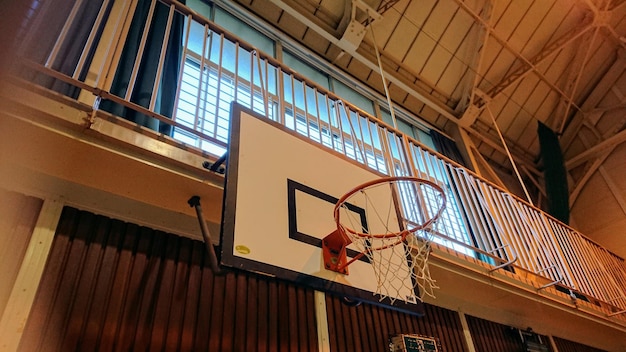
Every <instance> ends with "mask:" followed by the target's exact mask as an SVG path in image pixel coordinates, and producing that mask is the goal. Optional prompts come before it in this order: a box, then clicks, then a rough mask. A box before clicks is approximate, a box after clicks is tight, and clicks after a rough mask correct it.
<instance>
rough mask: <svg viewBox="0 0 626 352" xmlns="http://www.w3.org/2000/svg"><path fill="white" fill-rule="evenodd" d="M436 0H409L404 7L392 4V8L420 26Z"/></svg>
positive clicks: (435, 3)
mask: <svg viewBox="0 0 626 352" xmlns="http://www.w3.org/2000/svg"><path fill="white" fill-rule="evenodd" d="M448 1H449V0H448ZM438 2H439V0H425V1H409V2H408V4H407V5H406V6H405V7H400V8H398V6H397V5H394V9H398V11H399V12H400V13H402V14H403V16H405V17H406V18H407V19H408V20H409V21H411V22H412V23H413V24H415V25H416V26H417V27H419V28H422V27H423V26H424V22H425V21H426V19H427V18H428V17H429V16H430V14H431V12H432V11H433V10H434V8H435V5H437V3H438ZM388 12H391V11H388Z"/></svg>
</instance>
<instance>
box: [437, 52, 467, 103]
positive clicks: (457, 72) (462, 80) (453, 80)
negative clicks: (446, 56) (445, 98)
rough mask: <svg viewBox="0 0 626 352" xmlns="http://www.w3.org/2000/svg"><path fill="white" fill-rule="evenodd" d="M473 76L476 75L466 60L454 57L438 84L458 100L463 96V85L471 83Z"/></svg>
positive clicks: (453, 98)
mask: <svg viewBox="0 0 626 352" xmlns="http://www.w3.org/2000/svg"><path fill="white" fill-rule="evenodd" d="M473 77H474V75H473V74H471V72H470V71H469V70H468V67H467V65H466V64H465V63H464V62H461V61H460V60H459V59H458V58H457V57H452V60H450V62H449V63H448V66H447V67H446V69H445V70H444V71H443V73H442V75H441V77H440V79H439V81H438V82H437V85H438V86H439V87H441V88H442V89H443V90H444V91H445V92H449V93H448V95H449V96H450V98H451V99H452V100H455V101H458V100H459V99H460V98H461V97H460V95H461V93H462V88H463V86H464V85H471V84H472V83H473ZM469 88H471V86H470V87H469Z"/></svg>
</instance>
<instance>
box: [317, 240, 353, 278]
mask: <svg viewBox="0 0 626 352" xmlns="http://www.w3.org/2000/svg"><path fill="white" fill-rule="evenodd" d="M350 243H352V240H350V238H349V237H347V236H345V235H344V234H342V233H341V232H340V231H339V230H338V229H336V230H335V231H333V232H331V233H330V234H329V235H328V236H326V237H324V238H323V239H322V254H323V255H324V267H325V268H326V270H332V271H335V272H338V273H340V274H344V275H348V255H347V253H346V250H347V247H348V245H350Z"/></svg>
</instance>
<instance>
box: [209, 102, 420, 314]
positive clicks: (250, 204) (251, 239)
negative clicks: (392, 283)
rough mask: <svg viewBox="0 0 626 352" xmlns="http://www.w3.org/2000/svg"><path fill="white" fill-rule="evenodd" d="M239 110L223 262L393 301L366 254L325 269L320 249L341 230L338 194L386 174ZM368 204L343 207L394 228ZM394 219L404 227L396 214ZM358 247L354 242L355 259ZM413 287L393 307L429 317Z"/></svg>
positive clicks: (372, 227) (365, 224)
mask: <svg viewBox="0 0 626 352" xmlns="http://www.w3.org/2000/svg"><path fill="white" fill-rule="evenodd" d="M232 112H233V116H232V120H231V129H230V140H229V150H228V156H227V164H226V165H227V171H226V185H225V190H224V210H223V219H222V235H221V244H222V246H221V247H222V248H221V251H222V253H221V264H222V265H224V266H228V267H233V268H238V269H243V270H248V271H252V272H257V273H262V274H265V275H270V276H275V277H277V278H280V279H284V280H289V281H293V282H295V283H297V284H302V285H306V286H309V287H311V288H314V289H316V290H321V291H325V292H328V293H331V294H334V295H339V296H345V297H348V298H351V299H357V300H362V301H366V302H370V303H374V304H379V305H385V306H390V303H391V302H390V301H389V299H384V300H382V301H380V300H379V296H377V295H374V293H375V292H376V289H377V280H376V278H375V276H374V271H373V268H372V264H370V263H369V261H368V260H367V258H366V257H363V259H361V260H357V261H355V262H354V263H352V264H351V265H350V268H349V275H343V274H340V273H337V272H334V271H330V270H326V269H325V268H324V263H323V259H322V248H321V247H322V245H321V241H322V239H323V238H324V237H325V236H326V235H328V234H329V233H331V232H333V230H335V229H336V224H335V222H334V218H333V213H332V211H333V208H334V205H335V203H336V202H337V199H338V197H340V196H341V195H342V194H344V193H345V192H346V191H348V190H350V189H351V188H353V187H354V186H355V185H357V184H359V183H363V182H366V181H369V180H372V179H376V178H380V177H381V175H380V174H376V173H374V172H373V171H370V170H367V169H365V168H364V167H362V166H361V165H359V164H357V163H356V162H353V161H350V160H349V159H348V158H346V157H345V156H341V155H340V154H338V153H334V152H333V151H332V150H330V149H326V148H324V147H323V146H320V145H316V144H315V142H313V141H310V140H308V139H307V138H306V137H305V136H300V135H298V134H297V133H296V132H294V131H292V130H289V129H286V128H285V127H284V126H280V125H278V124H276V123H275V122H273V121H271V120H269V119H266V118H264V117H262V116H259V115H257V114H255V113H253V112H251V111H250V110H247V109H245V108H243V107H241V106H238V105H236V104H235V105H233V109H232ZM374 201H375V200H374ZM366 206H367V205H366V204H349V205H348V207H347V208H346V209H344V210H342V211H344V212H346V213H349V214H346V216H349V217H350V218H352V219H354V221H355V222H356V225H355V226H359V227H361V228H362V229H364V230H366V231H373V233H376V231H382V227H383V226H389V225H388V224H381V221H380V220H379V219H377V218H376V217H372V216H369V217H368V216H367V214H366V212H365V208H366ZM390 216H393V217H394V218H393V219H392V220H393V221H391V223H392V224H396V225H394V226H396V227H399V222H398V221H397V214H390ZM385 230H390V229H388V228H387V229H385ZM391 230H396V231H397V230H398V229H391ZM398 247H401V246H398ZM355 249H356V248H355V247H353V245H350V246H348V256H349V257H350V256H352V257H353V256H354V255H356V253H357V252H356V251H355ZM390 250H402V248H399V249H394V248H391V249H390ZM400 264H401V265H406V263H404V264H402V263H400ZM406 286H407V288H406V289H405V291H400V292H399V293H398V295H399V297H398V299H397V300H396V301H395V303H394V304H393V306H392V307H393V308H394V309H398V310H402V311H405V312H408V313H411V314H418V315H422V314H423V307H422V304H421V303H420V302H419V301H417V300H415V298H414V297H415V296H416V293H415V292H414V291H413V285H412V284H408V285H406ZM409 287H410V288H409Z"/></svg>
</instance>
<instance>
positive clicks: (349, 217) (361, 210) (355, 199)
mask: <svg viewBox="0 0 626 352" xmlns="http://www.w3.org/2000/svg"><path fill="white" fill-rule="evenodd" d="M445 205H446V199H445V194H444V191H443V189H442V188H441V187H440V186H439V185H437V184H436V183H434V182H432V181H428V180H424V179H420V178H417V177H411V176H397V177H384V178H380V179H377V180H373V181H369V182H366V183H363V184H361V185H358V186H357V187H355V188H353V189H352V190H350V191H349V192H348V193H346V194H344V195H343V196H342V197H341V198H340V199H339V200H338V201H337V203H336V205H335V208H334V209H333V216H334V218H335V223H336V224H337V229H336V230H335V231H333V232H332V233H331V234H329V235H328V236H326V237H325V238H324V239H323V240H322V250H323V255H324V265H325V267H326V269H327V270H332V271H335V272H338V273H341V274H345V275H349V270H348V266H349V265H351V264H353V263H354V262H356V261H357V260H363V258H364V257H365V258H367V261H369V263H370V264H371V265H372V268H373V270H374V275H375V277H376V280H377V288H376V292H375V294H377V295H379V296H380V300H381V301H382V300H383V299H385V298H386V297H388V298H389V299H390V300H391V303H392V304H393V302H394V301H395V300H397V299H402V300H407V301H415V299H419V300H420V301H421V300H422V298H423V295H424V294H428V295H430V296H432V297H434V295H433V289H435V288H437V285H436V283H435V281H434V280H433V279H432V278H431V277H430V271H429V269H428V256H429V254H430V243H431V240H432V234H431V231H430V229H431V227H432V225H433V223H434V222H435V221H437V219H438V218H439V217H440V216H441V214H442V212H443V210H444V209H445ZM355 209H358V211H357V210H355ZM359 214H360V215H359ZM350 245H352V246H351V247H352V248H354V249H355V250H356V253H357V254H356V255H352V258H350V259H348V251H349V250H351V249H349V248H348V246H350ZM416 287H419V294H418V295H416V294H415V288H416Z"/></svg>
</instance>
